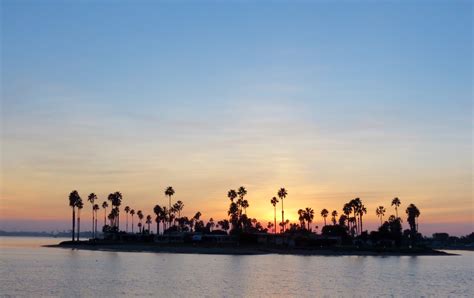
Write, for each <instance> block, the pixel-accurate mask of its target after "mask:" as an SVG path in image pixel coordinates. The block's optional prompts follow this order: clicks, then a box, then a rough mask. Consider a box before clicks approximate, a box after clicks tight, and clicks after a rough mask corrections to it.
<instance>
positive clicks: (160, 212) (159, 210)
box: [153, 205, 163, 235]
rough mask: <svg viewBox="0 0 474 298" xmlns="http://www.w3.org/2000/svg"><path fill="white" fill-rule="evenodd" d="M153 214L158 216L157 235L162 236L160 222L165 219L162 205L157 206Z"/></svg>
mask: <svg viewBox="0 0 474 298" xmlns="http://www.w3.org/2000/svg"><path fill="white" fill-rule="evenodd" d="M153 212H154V213H155V214H156V219H155V221H156V235H160V221H161V220H162V219H163V208H161V206H160V205H155V207H153Z"/></svg>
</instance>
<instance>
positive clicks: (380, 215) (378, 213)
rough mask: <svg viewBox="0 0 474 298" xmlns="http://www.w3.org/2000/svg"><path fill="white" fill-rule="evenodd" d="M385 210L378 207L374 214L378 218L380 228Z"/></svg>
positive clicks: (382, 207)
mask: <svg viewBox="0 0 474 298" xmlns="http://www.w3.org/2000/svg"><path fill="white" fill-rule="evenodd" d="M385 211H386V210H385V208H384V206H379V207H377V209H375V214H376V215H377V216H378V217H380V226H382V221H383V216H384V215H385Z"/></svg>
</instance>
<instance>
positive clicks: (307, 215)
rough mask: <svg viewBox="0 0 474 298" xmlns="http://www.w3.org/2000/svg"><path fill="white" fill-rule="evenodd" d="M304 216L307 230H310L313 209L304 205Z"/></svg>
mask: <svg viewBox="0 0 474 298" xmlns="http://www.w3.org/2000/svg"><path fill="white" fill-rule="evenodd" d="M304 217H305V219H306V222H307V223H308V231H311V229H310V225H311V223H312V222H313V218H314V210H313V209H312V208H309V207H306V209H305V210H304Z"/></svg>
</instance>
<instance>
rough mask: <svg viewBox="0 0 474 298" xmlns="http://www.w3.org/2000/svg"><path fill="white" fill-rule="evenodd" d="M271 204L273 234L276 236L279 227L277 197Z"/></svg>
mask: <svg viewBox="0 0 474 298" xmlns="http://www.w3.org/2000/svg"><path fill="white" fill-rule="evenodd" d="M270 203H272V205H273V221H274V223H273V227H274V229H273V232H274V234H276V227H277V209H276V205H277V204H278V199H277V198H276V197H273V198H272V199H271V200H270Z"/></svg>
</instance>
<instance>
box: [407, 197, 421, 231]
mask: <svg viewBox="0 0 474 298" xmlns="http://www.w3.org/2000/svg"><path fill="white" fill-rule="evenodd" d="M406 213H407V215H408V218H407V221H408V224H409V225H410V230H411V232H412V234H413V235H415V234H416V233H417V232H418V224H417V222H416V219H417V218H418V217H419V216H420V210H418V208H417V207H416V206H415V205H414V204H410V205H408V207H407V209H406Z"/></svg>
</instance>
